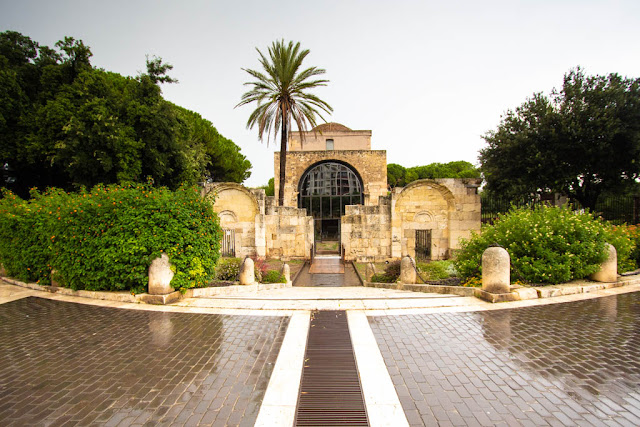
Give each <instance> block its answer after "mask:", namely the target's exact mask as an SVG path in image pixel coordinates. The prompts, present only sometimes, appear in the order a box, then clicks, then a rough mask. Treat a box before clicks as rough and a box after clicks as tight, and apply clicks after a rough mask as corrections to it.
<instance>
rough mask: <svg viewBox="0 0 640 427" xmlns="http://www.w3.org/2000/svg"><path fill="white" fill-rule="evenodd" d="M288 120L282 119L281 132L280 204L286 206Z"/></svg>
mask: <svg viewBox="0 0 640 427" xmlns="http://www.w3.org/2000/svg"><path fill="white" fill-rule="evenodd" d="M287 125H288V123H287V120H285V119H284V118H283V120H282V132H281V134H280V179H279V181H280V185H279V186H278V206H284V184H285V182H284V180H285V168H286V167H287V137H288V133H289V132H288V129H287Z"/></svg>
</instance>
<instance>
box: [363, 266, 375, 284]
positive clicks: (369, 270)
mask: <svg viewBox="0 0 640 427" xmlns="http://www.w3.org/2000/svg"><path fill="white" fill-rule="evenodd" d="M374 274H376V266H375V265H374V264H373V263H372V262H368V263H367V267H366V269H365V270H364V280H365V281H366V282H370V281H371V278H372V277H373V275H374Z"/></svg>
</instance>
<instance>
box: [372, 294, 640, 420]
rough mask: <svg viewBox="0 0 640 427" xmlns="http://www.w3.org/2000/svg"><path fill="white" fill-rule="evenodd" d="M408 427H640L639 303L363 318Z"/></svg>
mask: <svg viewBox="0 0 640 427" xmlns="http://www.w3.org/2000/svg"><path fill="white" fill-rule="evenodd" d="M369 323H370V325H371V327H372V330H373V332H374V334H375V336H376V340H377V342H378V345H379V347H380V351H381V352H382V355H383V357H384V360H385V363H386V365H387V367H388V369H389V373H390V375H391V378H392V380H393V383H394V385H395V387H396V390H397V392H398V395H399V398H400V401H401V403H402V407H403V409H404V410H405V413H406V415H407V418H408V420H409V423H410V424H411V425H412V426H420V425H429V426H430V425H440V426H447V425H468V426H473V425H483V426H489V425H491V426H493V425H505V426H507V425H508V426H516V425H525V426H526V425H531V426H533V425H536V426H539V425H598V426H599V425H624V426H638V425H640V293H638V292H636V293H630V294H621V295H617V296H611V297H604V298H596V299H591V300H585V301H579V302H572V303H564V304H549V305H545V306H539V307H528V308H516V309H505V310H496V311H485V312H471V313H447V314H425V315H402V316H375V317H369Z"/></svg>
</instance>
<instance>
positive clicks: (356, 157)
mask: <svg viewBox="0 0 640 427" xmlns="http://www.w3.org/2000/svg"><path fill="white" fill-rule="evenodd" d="M335 160H337V161H341V162H344V163H346V164H348V165H349V166H351V167H352V168H354V169H355V170H356V171H357V172H358V174H360V177H361V178H362V182H363V184H364V188H363V193H364V204H365V205H367V206H371V205H377V204H378V199H379V198H380V197H381V196H385V195H386V194H387V152H386V151H384V150H346V151H290V152H288V153H287V171H286V178H285V180H286V181H285V191H284V205H285V206H295V207H297V206H298V184H299V182H300V179H301V178H302V175H303V174H304V173H305V172H306V171H307V169H309V168H310V167H312V166H314V165H316V164H317V163H320V162H323V161H335ZM274 166H275V183H274V185H275V194H278V189H279V188H280V182H279V181H280V152H276V153H275V164H274Z"/></svg>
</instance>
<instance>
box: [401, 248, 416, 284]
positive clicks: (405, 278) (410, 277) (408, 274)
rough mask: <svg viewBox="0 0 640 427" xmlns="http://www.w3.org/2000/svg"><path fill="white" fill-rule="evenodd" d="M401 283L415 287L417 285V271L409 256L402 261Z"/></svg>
mask: <svg viewBox="0 0 640 427" xmlns="http://www.w3.org/2000/svg"><path fill="white" fill-rule="evenodd" d="M400 283H403V284H410V285H413V284H415V283H416V269H415V267H414V266H413V260H412V259H411V257H410V256H409V255H407V256H405V257H404V258H402V261H400Z"/></svg>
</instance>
